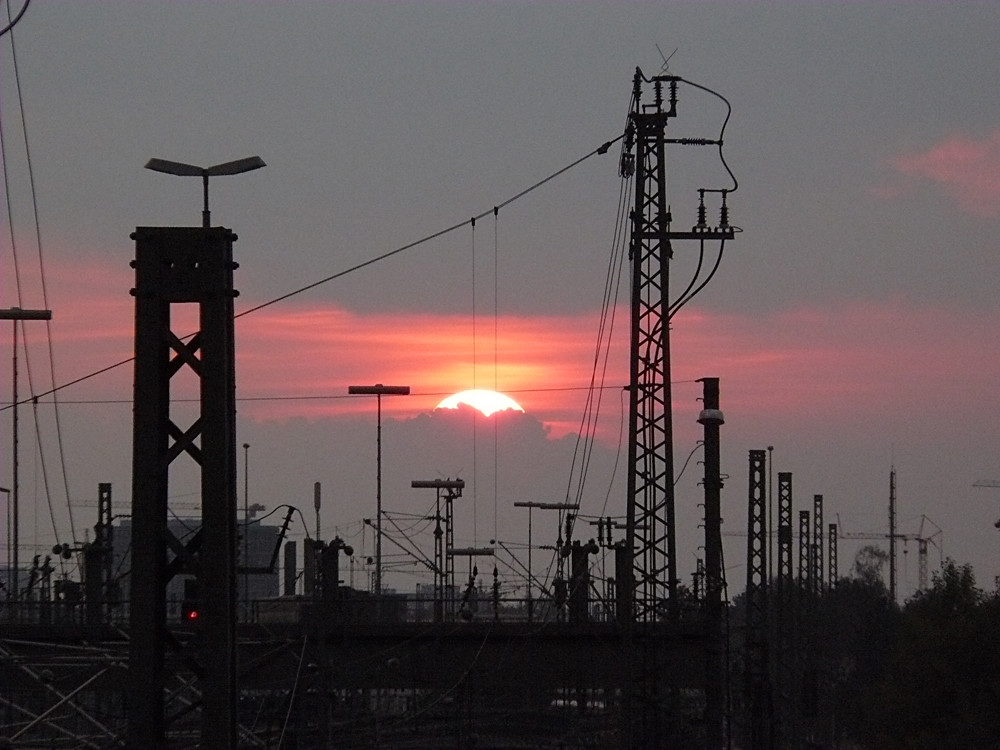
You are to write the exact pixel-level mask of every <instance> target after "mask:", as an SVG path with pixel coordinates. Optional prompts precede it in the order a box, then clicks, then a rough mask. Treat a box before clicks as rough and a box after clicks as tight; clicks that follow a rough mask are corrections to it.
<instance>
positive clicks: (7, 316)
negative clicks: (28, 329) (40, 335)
mask: <svg viewBox="0 0 1000 750" xmlns="http://www.w3.org/2000/svg"><path fill="white" fill-rule="evenodd" d="M0 320H12V321H14V347H13V364H14V398H13V406H14V415H13V418H12V420H11V421H12V422H13V428H12V435H11V448H12V449H13V454H14V455H13V463H14V466H13V479H14V482H13V484H14V492H13V495H12V496H11V497H8V500H9V501H10V504H11V510H10V514H11V522H10V527H11V528H12V529H13V540H12V541H11V547H12V550H11V553H12V568H13V570H12V571H11V573H10V575H11V597H12V598H13V600H14V601H17V599H18V587H19V582H18V567H19V566H20V564H21V561H20V559H19V558H20V544H21V541H20V538H19V532H18V529H19V523H18V519H19V510H18V496H19V494H20V493H19V488H20V486H21V483H20V480H19V477H18V463H19V462H18V452H17V439H18V429H17V428H18V419H17V324H18V322H19V321H22V320H52V311H51V310H22V309H21V308H20V307H11V308H8V309H5V310H0Z"/></svg>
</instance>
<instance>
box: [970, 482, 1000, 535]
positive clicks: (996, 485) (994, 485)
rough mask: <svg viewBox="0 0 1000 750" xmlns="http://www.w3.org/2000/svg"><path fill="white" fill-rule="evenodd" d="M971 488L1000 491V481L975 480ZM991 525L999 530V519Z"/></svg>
mask: <svg viewBox="0 0 1000 750" xmlns="http://www.w3.org/2000/svg"><path fill="white" fill-rule="evenodd" d="M972 486H973V487H979V488H981V489H1000V480H996V479H977V480H976V481H975V482H973V483H972ZM993 525H994V526H995V527H997V528H998V529H1000V519H997V520H996V521H994V522H993Z"/></svg>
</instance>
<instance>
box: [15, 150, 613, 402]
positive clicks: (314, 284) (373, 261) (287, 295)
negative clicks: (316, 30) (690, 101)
mask: <svg viewBox="0 0 1000 750" xmlns="http://www.w3.org/2000/svg"><path fill="white" fill-rule="evenodd" d="M622 138H624V134H622V135H619V136H617V137H616V138H613V139H612V140H610V141H607V142H605V143H603V144H601V145H600V146H598V147H597V148H595V149H593V150H592V151H589V152H587V153H586V154H584V155H583V156H581V157H579V158H578V159H576V160H574V161H573V162H571V163H570V164H567V165H566V166H565V167H562V168H561V169H559V170H557V171H555V172H553V173H552V174H550V175H548V176H547V177H545V178H543V179H541V180H539V181H538V182H536V183H534V184H533V185H531V186H529V187H527V188H525V189H524V190H522V191H520V192H519V193H517V194H516V195H513V196H511V197H510V198H508V199H507V200H505V201H503V202H501V203H498V204H496V205H495V206H494V207H493V208H491V209H489V210H487V211H483V212H482V213H480V214H477V215H475V216H473V217H472V218H470V219H466V220H464V221H461V222H459V223H457V224H453V225H451V226H449V227H446V228H445V229H441V230H438V231H437V232H433V233H432V234H429V235H426V236H425V237H421V238H420V239H418V240H414V241H413V242H408V243H406V244H405V245H401V246H400V247H397V248H395V249H394V250H390V251H388V252H385V253H382V254H381V255H377V256H375V257H373V258H369V259H368V260H365V261H362V262H360V263H357V264H355V265H353V266H350V267H348V268H345V269H343V270H341V271H338V272H337V273H334V274H331V275H329V276H326V277H324V278H322V279H318V280H317V281H313V282H311V283H309V284H306V285H304V286H301V287H299V288H297V289H293V290H292V291H290V292H287V293H285V294H282V295H280V296H278V297H274V298H273V299H270V300H268V301H267V302H262V303H260V304H259V305H255V306H253V307H251V308H248V309H247V310H243V311H241V312H239V313H237V314H235V315H234V316H233V318H234V319H239V318H242V317H245V316H247V315H251V314H253V313H255V312H258V311H259V310H263V309H264V308H266V307H271V306H272V305H276V304H278V303H280V302H284V301H285V300H287V299H291V298H292V297H296V296H298V295H300V294H304V293H305V292H308V291H310V290H312V289H315V288H316V287H319V286H322V285H323V284H328V283H329V282H331V281H335V280H337V279H340V278H343V277H344V276H347V275H349V274H352V273H355V272H357V271H360V270H362V269H363V268H367V267H368V266H371V265H375V264H376V263H380V262H381V261H384V260H387V259H389V258H391V257H393V256H396V255H399V254H400V253H403V252H406V251H407V250H412V249H414V248H416V247H419V246H420V245H424V244H426V243H428V242H431V241H432V240H435V239H437V238H439V237H443V236H445V235H447V234H450V233H451V232H455V231H457V230H459V229H462V228H463V227H466V226H469V224H470V223H471V222H472V221H474V220H479V219H481V218H483V217H484V216H489V215H490V213H492V212H493V211H498V210H499V209H501V208H504V207H505V206H509V205H510V204H511V203H513V202H514V201H517V200H519V199H521V198H523V197H524V196H526V195H528V194H529V193H531V192H533V191H535V190H537V189H538V188H540V187H542V186H543V185H545V184H547V183H549V182H551V181H552V180H554V179H555V178H557V177H559V176H560V175H562V174H565V173H566V172H568V171H569V170H570V169H573V168H574V167H576V166H579V165H580V164H582V163H583V162H585V161H586V160H587V159H589V158H590V157H592V156H596V155H603V154H606V153H607V152H608V149H610V148H611V146H613V145H614V144H615V143H617V142H618V141H620V140H621V139H622ZM192 335H193V334H192ZM134 360H135V357H128V358H126V359H123V360H120V361H118V362H115V363H114V364H111V365H108V366H107V367H102V368H101V369H99V370H95V371H94V372H91V373H89V374H87V375H83V376H81V377H78V378H75V379H74V380H71V381H69V382H67V383H63V384H61V385H58V386H54V387H53V388H51V389H50V390H48V391H45V392H43V393H39V394H36V395H35V396H34V398H44V397H45V396H50V395H52V394H53V393H56V392H57V391H61V390H63V389H65V388H69V387H70V386H73V385H77V384H79V383H82V382H84V381H86V380H89V379H91V378H94V377H97V376H98V375H103V374H104V373H106V372H110V371H111V370H114V369H117V368H118V367H121V366H123V365H127V364H128V363H130V362H132V361H134ZM28 400H30V399H25V400H24V401H23V402H21V403H27V401H28ZM12 406H13V404H7V405H6V406H3V407H0V411H6V410H7V409H9V408H11V407H12Z"/></svg>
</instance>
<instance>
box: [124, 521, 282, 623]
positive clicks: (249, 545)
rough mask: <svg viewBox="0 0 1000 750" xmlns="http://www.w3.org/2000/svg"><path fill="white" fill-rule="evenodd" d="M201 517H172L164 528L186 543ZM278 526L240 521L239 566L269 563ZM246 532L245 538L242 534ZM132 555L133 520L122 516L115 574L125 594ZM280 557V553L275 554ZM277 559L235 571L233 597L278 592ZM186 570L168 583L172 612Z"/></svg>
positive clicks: (181, 591) (247, 598)
mask: <svg viewBox="0 0 1000 750" xmlns="http://www.w3.org/2000/svg"><path fill="white" fill-rule="evenodd" d="M200 525H201V520H200V519H198V518H173V519H170V520H169V521H168V522H167V529H168V530H169V531H170V532H171V533H172V534H173V535H174V536H175V537H177V539H178V540H179V541H180V542H181V543H182V544H184V543H187V542H188V541H189V540H190V539H191V537H192V536H193V535H194V534H195V533H196V532H197V531H198V528H199V527H200ZM280 531H281V527H280V526H272V525H267V524H262V523H254V522H253V521H252V520H251V523H250V524H249V525H246V526H244V524H243V523H242V522H240V523H239V525H238V528H237V534H238V537H239V539H238V544H237V561H238V565H239V566H240V567H251V568H266V567H268V566H269V565H270V564H271V559H272V557H273V556H274V553H275V548H276V546H277V545H278V542H279V536H278V535H279V533H280ZM244 533H246V537H245V538H244V536H243V534H244ZM131 557H132V521H131V520H130V519H122V520H121V522H120V523H119V524H118V525H116V526H115V530H114V576H115V578H117V579H118V581H119V585H120V587H121V591H122V593H123V595H124V597H125V598H128V590H129V589H128V586H129V581H128V574H129V568H130V566H131ZM278 557H279V558H280V555H279V556H278ZM278 562H280V560H278V561H276V564H275V566H274V568H273V569H272V570H271V572H269V573H250V574H243V573H240V574H237V577H236V597H237V600H238V601H240V602H242V601H251V602H253V601H259V600H262V599H274V598H276V597H277V596H278V594H279V591H278V583H279V575H278V574H279V571H278V564H277V563H278ZM192 577H193V575H192V574H190V573H187V572H184V573H181V574H179V575H175V576H174V577H173V578H172V579H171V580H170V582H169V583H168V584H167V603H168V605H167V606H168V612H170V614H171V616H173V615H174V614H175V613H174V612H173V610H174V609H176V608H178V607H179V606H180V602H181V600H182V599H183V596H184V581H185V580H186V579H189V578H192Z"/></svg>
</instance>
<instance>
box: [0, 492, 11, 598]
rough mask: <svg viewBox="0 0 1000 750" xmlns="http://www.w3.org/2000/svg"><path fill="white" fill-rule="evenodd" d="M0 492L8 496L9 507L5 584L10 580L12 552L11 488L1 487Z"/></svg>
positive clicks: (7, 505) (7, 504) (7, 506)
mask: <svg viewBox="0 0 1000 750" xmlns="http://www.w3.org/2000/svg"><path fill="white" fill-rule="evenodd" d="M0 492H2V493H3V494H5V495H6V496H7V502H6V503H4V505H5V507H6V508H7V580H6V581H4V586H6V585H7V584H8V583H9V582H10V569H11V564H10V554H11V551H12V550H11V544H10V490H9V489H8V488H7V487H0Z"/></svg>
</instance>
